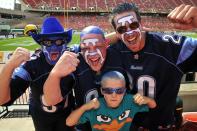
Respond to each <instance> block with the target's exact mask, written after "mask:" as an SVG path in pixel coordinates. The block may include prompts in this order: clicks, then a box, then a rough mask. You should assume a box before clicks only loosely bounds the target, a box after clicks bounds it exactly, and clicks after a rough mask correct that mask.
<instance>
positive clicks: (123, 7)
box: [110, 2, 141, 29]
mask: <svg viewBox="0 0 197 131" xmlns="http://www.w3.org/2000/svg"><path fill="white" fill-rule="evenodd" d="M128 11H133V12H135V13H136V16H137V19H138V21H141V16H140V13H139V10H138V7H137V6H136V5H135V3H133V2H131V3H127V2H124V3H121V4H119V5H117V6H116V7H115V8H114V9H113V10H112V13H111V17H110V21H111V24H112V26H113V27H114V29H115V28H116V25H115V22H114V17H115V16H116V15H117V14H121V13H124V12H128Z"/></svg>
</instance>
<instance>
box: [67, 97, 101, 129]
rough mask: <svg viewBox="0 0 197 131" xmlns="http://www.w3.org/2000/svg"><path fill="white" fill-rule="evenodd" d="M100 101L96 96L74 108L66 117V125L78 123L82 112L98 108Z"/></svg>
mask: <svg viewBox="0 0 197 131" xmlns="http://www.w3.org/2000/svg"><path fill="white" fill-rule="evenodd" d="M99 106H100V103H99V101H98V99H97V98H94V99H93V100H91V101H90V102H88V103H86V104H84V105H82V106H81V107H80V108H78V109H76V110H74V111H73V112H72V113H71V114H70V115H69V116H68V117H67V119H66V125H67V126H74V125H76V124H77V123H78V121H79V119H80V117H81V116H82V115H83V113H84V112H86V111H88V110H91V109H97V108H99Z"/></svg>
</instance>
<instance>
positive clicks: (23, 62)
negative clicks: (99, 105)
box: [0, 17, 74, 131]
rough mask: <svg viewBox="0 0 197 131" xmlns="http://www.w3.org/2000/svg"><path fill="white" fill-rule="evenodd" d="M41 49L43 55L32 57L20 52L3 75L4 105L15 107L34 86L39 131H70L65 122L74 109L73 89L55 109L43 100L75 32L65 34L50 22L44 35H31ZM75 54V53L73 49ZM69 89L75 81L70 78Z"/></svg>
mask: <svg viewBox="0 0 197 131" xmlns="http://www.w3.org/2000/svg"><path fill="white" fill-rule="evenodd" d="M30 35H31V36H32V37H33V39H34V40H35V41H36V42H37V43H38V44H39V45H40V46H41V51H40V52H39V53H36V54H33V55H32V56H31V57H30V53H29V51H28V50H27V49H24V48H20V47H19V48H17V49H16V50H15V51H14V53H13V55H12V57H11V59H10V60H9V61H8V63H7V64H6V65H5V66H4V67H3V69H2V70H1V73H0V81H1V82H0V105H11V104H12V103H13V102H14V101H15V100H16V99H17V98H18V97H19V96H20V95H22V94H23V93H24V92H25V90H26V89H27V88H28V87H29V86H30V88H31V93H30V103H29V110H30V114H31V116H32V119H33V123H34V126H35V130H36V131H69V130H72V128H70V127H67V126H66V125H65V119H66V117H67V116H68V115H69V114H70V112H71V110H72V106H73V103H74V102H73V96H72V93H71V88H66V89H65V90H64V92H63V94H62V95H64V96H65V97H64V99H63V100H62V101H61V102H60V103H57V104H56V105H54V106H48V105H47V104H46V102H45V99H44V97H43V85H44V82H45V80H46V79H47V77H48V74H49V73H50V71H51V70H52V68H53V67H54V65H55V64H56V62H57V61H58V60H59V58H60V56H61V55H62V54H63V52H64V51H65V50H66V49H67V44H68V43H69V42H70V41H71V38H72V29H68V30H66V31H64V28H63V27H62V26H61V24H60V23H59V21H58V20H57V19H56V18H54V17H49V18H46V19H45V21H44V22H43V26H42V29H41V33H40V34H36V33H30ZM73 50H74V49H73ZM68 79H70V80H68V81H67V83H64V84H65V85H67V86H68V87H72V85H73V81H72V79H71V78H69V76H68Z"/></svg>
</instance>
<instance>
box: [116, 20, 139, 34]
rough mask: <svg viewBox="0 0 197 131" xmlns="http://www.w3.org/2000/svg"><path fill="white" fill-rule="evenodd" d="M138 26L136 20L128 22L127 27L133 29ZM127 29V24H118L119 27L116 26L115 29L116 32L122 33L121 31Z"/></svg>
mask: <svg viewBox="0 0 197 131" xmlns="http://www.w3.org/2000/svg"><path fill="white" fill-rule="evenodd" d="M139 26H140V24H139V23H138V22H133V23H130V24H129V28H130V29H131V30H135V29H137V28H139ZM127 29H128V27H127V26H119V27H117V29H116V30H117V32H118V33H120V34H123V33H125V32H127Z"/></svg>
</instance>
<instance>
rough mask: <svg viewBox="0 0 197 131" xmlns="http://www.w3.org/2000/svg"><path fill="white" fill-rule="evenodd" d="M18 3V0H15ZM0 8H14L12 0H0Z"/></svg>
mask: <svg viewBox="0 0 197 131" xmlns="http://www.w3.org/2000/svg"><path fill="white" fill-rule="evenodd" d="M16 2H17V3H19V1H18V0H16ZM0 3H1V4H0V8H6V9H14V0H0Z"/></svg>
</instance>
